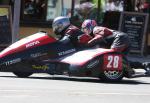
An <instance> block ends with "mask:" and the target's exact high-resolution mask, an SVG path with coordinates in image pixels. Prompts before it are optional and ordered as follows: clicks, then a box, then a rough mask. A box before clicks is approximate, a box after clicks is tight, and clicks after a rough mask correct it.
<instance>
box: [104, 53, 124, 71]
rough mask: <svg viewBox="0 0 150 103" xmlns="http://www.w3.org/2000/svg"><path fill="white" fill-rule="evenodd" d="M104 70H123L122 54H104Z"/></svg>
mask: <svg viewBox="0 0 150 103" xmlns="http://www.w3.org/2000/svg"><path fill="white" fill-rule="evenodd" d="M103 69H104V70H109V71H110V70H111V71H114V70H118V71H121V70H122V56H121V55H117V54H108V55H104V65H103Z"/></svg>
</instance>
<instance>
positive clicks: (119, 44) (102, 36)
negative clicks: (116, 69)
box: [88, 27, 130, 54]
mask: <svg viewBox="0 0 150 103" xmlns="http://www.w3.org/2000/svg"><path fill="white" fill-rule="evenodd" d="M98 28H99V27H96V29H98ZM101 28H102V27H101ZM93 33H94V38H93V39H92V40H90V41H89V42H88V45H92V46H94V45H97V44H99V45H100V47H104V48H110V49H113V50H114V51H117V52H123V53H124V54H127V53H128V51H129V46H130V40H129V38H128V35H127V34H126V33H123V32H119V31H114V30H110V29H107V28H105V27H103V29H101V30H98V32H94V31H93Z"/></svg>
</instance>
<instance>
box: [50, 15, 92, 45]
mask: <svg viewBox="0 0 150 103" xmlns="http://www.w3.org/2000/svg"><path fill="white" fill-rule="evenodd" d="M52 28H53V32H54V33H55V34H56V35H59V36H60V38H59V40H60V41H63V42H68V41H70V42H71V43H72V44H73V45H74V46H75V47H82V46H84V44H86V43H87V42H88V41H89V40H90V39H92V37H91V36H89V35H86V34H84V33H83V32H82V31H81V30H80V29H79V28H77V27H76V26H74V25H72V24H71V23H70V20H69V18H68V17H63V16H60V17H57V18H55V19H54V21H53V24H52Z"/></svg>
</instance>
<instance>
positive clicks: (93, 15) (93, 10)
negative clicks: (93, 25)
mask: <svg viewBox="0 0 150 103" xmlns="http://www.w3.org/2000/svg"><path fill="white" fill-rule="evenodd" d="M99 12H100V11H99ZM98 15H99V14H98V0H76V1H75V9H74V15H73V17H72V21H73V24H74V25H76V26H78V27H80V26H81V24H82V22H83V21H84V20H85V19H94V20H96V21H100V20H98V19H99V18H98ZM74 21H75V22H74Z"/></svg>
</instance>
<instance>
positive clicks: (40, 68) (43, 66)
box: [32, 65, 49, 71]
mask: <svg viewBox="0 0 150 103" xmlns="http://www.w3.org/2000/svg"><path fill="white" fill-rule="evenodd" d="M32 68H33V69H36V70H44V71H45V70H48V69H49V67H48V66H47V65H32Z"/></svg>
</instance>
